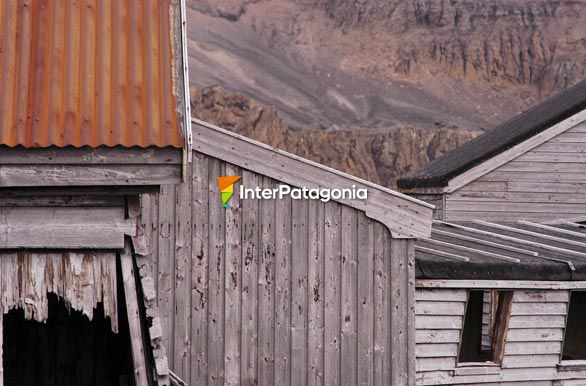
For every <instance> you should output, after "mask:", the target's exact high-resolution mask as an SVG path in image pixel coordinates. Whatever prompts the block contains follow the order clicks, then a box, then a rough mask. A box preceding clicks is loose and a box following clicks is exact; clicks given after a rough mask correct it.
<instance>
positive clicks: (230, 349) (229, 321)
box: [224, 164, 242, 385]
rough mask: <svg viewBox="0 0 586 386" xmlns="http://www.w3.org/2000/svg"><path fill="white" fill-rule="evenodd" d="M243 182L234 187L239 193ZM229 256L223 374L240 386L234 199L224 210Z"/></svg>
mask: <svg viewBox="0 0 586 386" xmlns="http://www.w3.org/2000/svg"><path fill="white" fill-rule="evenodd" d="M226 175H228V176H241V170H240V168H238V167H235V166H233V165H230V164H228V165H226ZM239 185H240V182H236V183H235V184H234V189H235V190H237V189H238V186H239ZM225 216H226V218H225V222H226V228H225V231H226V257H225V266H226V268H225V269H226V273H225V282H224V291H225V295H224V296H225V298H226V299H225V306H224V318H225V321H224V371H225V377H226V378H225V381H224V384H225V385H240V384H241V382H240V326H241V319H240V307H241V303H240V296H241V288H242V287H241V283H242V277H241V273H242V272H241V269H240V261H241V260H240V257H241V254H242V251H241V245H242V244H241V233H240V232H241V227H242V214H241V200H239V199H238V197H233V198H232V199H231V200H230V201H229V207H228V208H226V209H225Z"/></svg>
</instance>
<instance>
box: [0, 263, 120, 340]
mask: <svg viewBox="0 0 586 386" xmlns="http://www.w3.org/2000/svg"><path fill="white" fill-rule="evenodd" d="M48 293H53V294H55V295H57V296H59V297H61V298H63V299H64V300H65V302H66V303H67V304H68V305H69V306H70V307H71V308H73V309H74V310H78V311H81V312H82V313H83V314H84V315H86V316H87V317H88V318H89V319H90V320H91V319H92V318H93V314H94V308H95V307H96V306H97V304H98V303H102V304H103V306H104V315H105V316H106V317H109V318H110V321H111V323H112V330H113V331H115V332H117V331H118V306H117V293H116V254H115V253H112V252H110V253H96V252H94V253H75V252H65V253H31V252H18V253H5V252H4V253H0V314H5V313H7V312H8V311H10V310H11V309H13V308H22V309H23V310H24V317H25V319H34V320H36V321H46V320H47V318H48V316H49V315H48V312H49V300H48V298H47V294H48ZM0 327H1V326H0ZM0 330H1V329H0Z"/></svg>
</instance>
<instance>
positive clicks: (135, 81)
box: [0, 0, 433, 386]
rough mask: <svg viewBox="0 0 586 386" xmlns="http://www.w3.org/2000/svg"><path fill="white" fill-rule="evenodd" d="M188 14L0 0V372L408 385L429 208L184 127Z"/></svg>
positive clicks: (35, 378) (126, 5)
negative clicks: (419, 257)
mask: <svg viewBox="0 0 586 386" xmlns="http://www.w3.org/2000/svg"><path fill="white" fill-rule="evenodd" d="M183 11H184V9H183V5H182V4H180V2H179V1H175V0H166V1H156V2H154V1H153V2H151V1H148V2H143V1H132V2H131V1H122V2H116V1H84V2H74V1H63V2H57V1H55V2H24V1H20V2H17V1H14V2H12V1H4V2H2V3H1V5H0V53H1V56H0V69H1V71H2V72H1V73H2V74H3V76H5V77H4V78H3V79H4V82H3V87H2V88H1V89H0V322H1V323H0V347H1V348H2V350H1V351H0V356H1V358H2V360H1V361H0V386H12V385H26V386H28V385H55V384H59V385H137V386H143V385H154V384H158V385H167V384H170V383H175V384H183V383H182V382H183V381H185V382H187V384H190V385H202V384H210V385H211V384H234V385H237V384H240V385H256V384H260V385H271V384H278V385H289V384H291V385H297V384H324V385H326V384H327V385H330V384H349V385H357V384H378V385H408V384H414V382H415V355H414V352H415V336H414V333H415V330H414V328H413V325H414V316H415V313H414V306H415V287H414V281H415V279H414V268H413V267H414V245H415V239H416V238H419V237H428V236H429V234H430V230H431V216H432V208H433V206H432V205H429V204H426V203H424V202H421V201H418V200H416V199H413V198H411V197H408V196H405V195H403V194H400V193H397V192H393V191H391V190H389V189H385V188H383V187H380V186H377V185H374V184H371V183H368V182H366V181H362V180H360V179H356V178H354V177H352V176H349V175H346V174H343V173H340V172H337V171H335V170H332V169H329V168H326V167H323V166H321V165H318V164H316V163H312V162H310V161H307V160H304V159H301V158H299V157H295V156H293V155H290V154H287V153H284V152H281V151H278V150H275V149H272V148H270V147H268V146H265V145H262V144H260V143H257V142H254V141H250V140H247V139H245V138H242V137H240V136H237V135H235V134H232V133H229V132H227V131H224V130H222V129H220V128H216V127H213V126H210V125H207V124H205V123H203V122H195V125H194V127H193V129H192V128H191V121H190V120H189V119H186V117H189V110H188V107H189V106H188V103H187V101H188V97H187V87H186V83H185V80H186V79H188V78H187V77H186V67H185V63H186V55H185V44H183V41H184V36H183V32H184V31H183V30H182V28H184V19H183ZM96 37H99V38H96ZM192 135H193V137H194V140H193V147H192V140H191V138H192ZM221 176H235V177H240V180H239V181H238V182H236V183H235V184H234V186H232V189H234V190H233V191H234V192H237V191H238V189H239V188H240V187H241V186H243V187H246V188H250V189H255V188H259V189H260V188H268V189H270V191H272V190H273V189H279V188H278V186H280V185H286V186H287V187H289V188H291V189H297V190H298V191H301V190H300V189H306V190H313V191H315V190H316V189H322V190H323V189H337V190H339V191H340V192H342V193H341V194H340V195H339V196H335V195H334V194H333V193H332V197H331V200H329V201H328V200H325V199H324V195H325V194H326V193H325V191H324V192H323V193H320V194H319V195H315V196H307V197H301V198H299V199H294V197H293V196H292V195H291V196H287V197H285V198H282V199H281V198H275V197H271V198H267V197H264V198H246V197H240V196H239V195H236V194H235V195H234V197H232V198H231V199H230V201H229V202H228V203H227V207H223V205H222V203H223V202H222V199H221V196H222V194H223V193H221V192H220V189H219V186H218V177H221ZM225 188H226V191H225V193H226V194H228V193H230V192H232V191H231V190H230V189H231V188H230V187H225ZM354 190H361V191H366V192H367V194H365V197H357V196H356V195H355V194H353V193H352V191H354ZM270 191H269V193H270ZM344 191H347V192H349V193H348V194H345V193H344ZM269 195H270V194H269ZM224 197H227V196H224ZM225 199H227V198H225ZM326 201H327V202H326ZM169 368H170V369H169ZM181 380H183V381H181Z"/></svg>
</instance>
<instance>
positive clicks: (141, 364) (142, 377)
mask: <svg viewBox="0 0 586 386" xmlns="http://www.w3.org/2000/svg"><path fill="white" fill-rule="evenodd" d="M120 265H121V267H122V281H123V284H124V295H125V297H126V312H127V314H128V327H129V330H130V344H131V346H132V347H131V348H132V361H133V364H134V377H135V382H136V386H148V379H147V364H146V356H145V352H144V345H143V342H144V339H143V331H142V324H141V320H140V312H139V303H138V294H137V288H136V280H135V273H134V263H133V257H132V253H131V252H130V243H129V242H128V241H127V242H126V247H125V249H124V252H123V253H121V254H120Z"/></svg>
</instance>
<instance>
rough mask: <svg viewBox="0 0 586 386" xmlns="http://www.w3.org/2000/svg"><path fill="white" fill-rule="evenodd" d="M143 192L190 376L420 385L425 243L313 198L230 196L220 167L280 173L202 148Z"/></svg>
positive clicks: (220, 380) (147, 227) (177, 366)
mask: <svg viewBox="0 0 586 386" xmlns="http://www.w3.org/2000/svg"><path fill="white" fill-rule="evenodd" d="M189 173H190V176H191V178H189V180H188V182H187V183H186V184H182V185H180V186H168V187H164V188H163V189H162V192H161V194H160V195H159V196H157V195H144V196H143V197H142V206H143V221H142V226H143V227H144V234H145V235H147V236H148V243H149V250H150V251H151V252H150V253H151V256H150V259H151V262H152V265H153V267H152V269H153V272H158V275H157V278H156V291H157V296H158V306H159V310H160V312H161V315H162V318H163V321H162V325H163V334H164V341H165V344H166V349H167V352H168V353H169V360H170V365H171V368H172V369H173V371H174V372H175V373H177V374H178V375H179V376H180V377H181V378H182V379H184V380H185V381H186V382H188V384H190V385H206V384H209V385H216V384H232V385H246V386H248V385H253V384H256V382H258V384H260V385H273V384H274V385H305V384H311V385H326V384H327V385H358V384H364V385H409V384H414V379H415V367H414V357H415V356H414V350H415V336H414V330H413V329H409V326H410V325H411V326H412V325H413V323H414V320H413V319H414V312H413V306H412V305H413V304H414V277H413V275H414V270H413V264H414V260H413V259H414V255H413V249H414V242H413V241H412V240H408V239H392V238H391V234H390V232H389V231H388V229H387V228H386V227H385V226H383V225H382V224H380V223H378V222H377V221H373V220H372V219H369V218H367V217H366V216H365V214H364V213H363V212H361V211H359V210H357V209H353V208H350V207H348V206H345V205H341V204H338V203H335V202H328V203H323V202H321V201H311V200H290V199H283V200H251V199H249V200H240V199H239V198H238V196H237V195H236V194H235V195H234V196H233V197H232V199H231V200H230V202H229V205H230V208H228V209H224V208H223V207H222V205H221V201H220V194H219V191H218V186H217V177H218V176H222V175H239V176H242V180H241V181H240V182H238V183H237V184H236V186H235V188H236V189H237V187H238V185H239V184H240V183H242V184H244V185H245V186H247V187H255V186H262V187H275V186H276V184H277V181H275V180H273V179H270V178H268V177H266V176H262V175H260V174H257V173H254V172H251V171H249V170H244V169H240V168H238V167H236V166H234V165H231V164H229V163H226V162H223V161H221V160H218V159H215V158H212V157H209V156H205V155H203V154H200V153H197V152H194V157H193V164H192V165H191V169H190V170H189Z"/></svg>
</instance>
